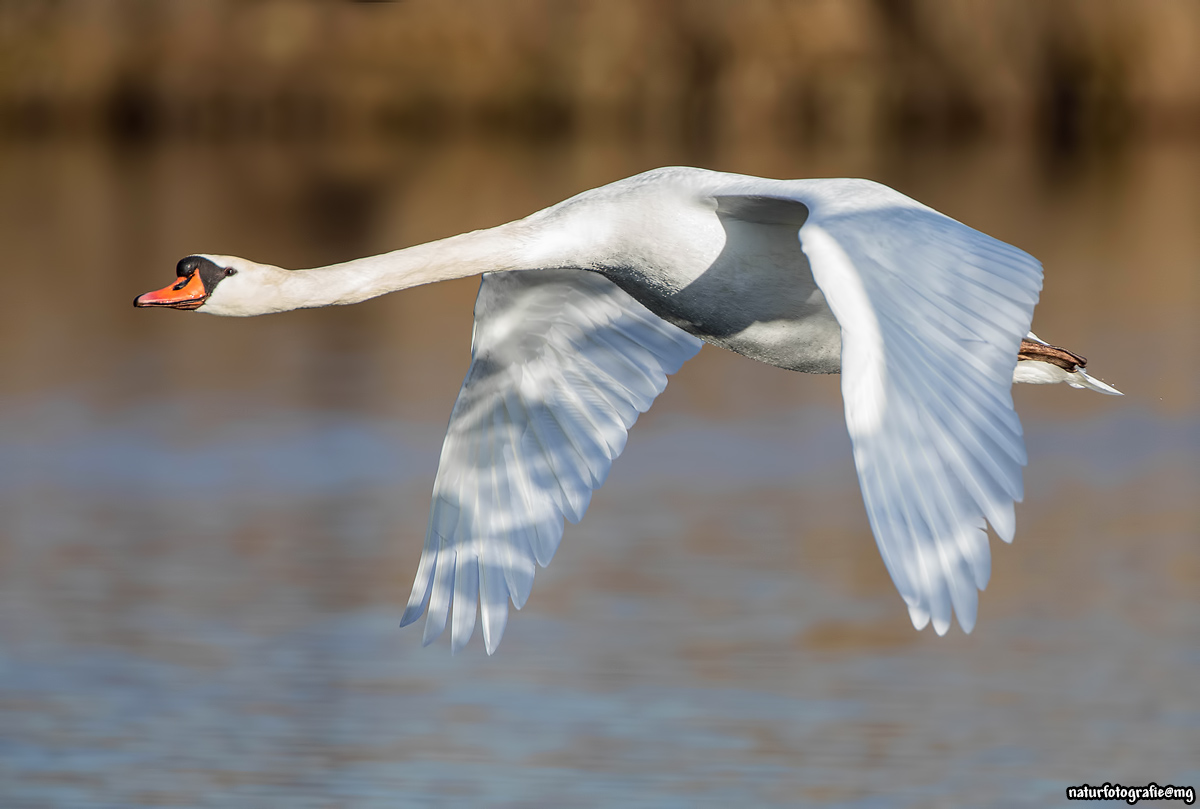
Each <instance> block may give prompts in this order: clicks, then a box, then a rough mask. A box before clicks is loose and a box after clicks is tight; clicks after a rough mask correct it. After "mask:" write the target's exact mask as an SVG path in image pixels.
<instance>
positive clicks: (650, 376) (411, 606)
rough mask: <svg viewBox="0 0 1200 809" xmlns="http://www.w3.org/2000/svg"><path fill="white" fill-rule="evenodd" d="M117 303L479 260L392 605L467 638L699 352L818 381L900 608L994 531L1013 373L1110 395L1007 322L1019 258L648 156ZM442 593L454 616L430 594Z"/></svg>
mask: <svg viewBox="0 0 1200 809" xmlns="http://www.w3.org/2000/svg"><path fill="white" fill-rule="evenodd" d="M176 274H177V280H176V282H175V283H172V284H171V285H169V286H167V287H165V288H163V289H161V290H158V291H157V292H149V293H146V294H145V295H142V296H140V297H139V298H137V299H136V300H135V301H134V305H135V306H142V307H171V308H175V309H194V310H195V311H197V312H207V313H210V314H214V315H230V316H247V315H261V314H267V313H269V312H284V311H288V310H291V309H301V308H310V307H317V306H332V305H338V304H349V303H357V302H359V301H363V300H367V299H368V298H374V297H376V296H378V295H383V294H386V293H388V292H395V291H396V290H400V289H407V288H409V287H413V286H417V285H419V284H428V283H432V282H434V281H444V280H447V279H451V278H461V277H465V276H469V275H478V274H482V275H483V278H482V282H481V284H480V287H479V297H478V299H477V300H476V302H475V328H474V335H473V338H472V344H471V366H470V369H469V370H468V371H467V376H466V379H465V380H464V381H463V386H462V389H461V390H460V391H459V394H458V399H457V401H456V402H455V404H454V410H453V412H452V413H451V415H450V425H449V429H448V430H447V432H446V440H445V443H444V444H443V446H442V454H441V460H440V463H439V465H438V472H437V478H436V479H435V481H434V484H433V502H432V507H431V511H430V516H429V528H428V531H427V533H426V537H425V548H424V552H423V553H422V555H421V561H420V564H419V566H418V569H417V576H416V583H415V584H414V586H413V591H412V596H411V597H410V598H409V601H408V606H407V609H406V610H405V612H404V617H403V619H402V624H405V625H407V624H409V623H412V622H413V621H415V620H416V619H417V618H419V617H420V615H421V613H422V612H424V611H426V610H428V618H427V620H426V623H425V633H424V641H425V643H429V642H431V641H432V640H433V639H435V638H436V637H438V636H439V635H440V634H441V633H442V632H443V630H444V629H445V627H446V623H447V620H449V619H450V617H451V613H453V619H452V622H451V623H452V626H451V648H452V649H453V650H455V651H457V650H458V649H461V648H462V647H463V646H464V645H465V644H466V643H467V641H468V640H469V639H470V637H471V634H472V632H473V631H474V628H475V609H476V604H477V603H478V605H479V608H480V610H481V611H482V613H483V620H482V624H483V638H484V644H485V646H486V648H487V652H488V654H491V653H492V652H494V651H495V649H496V646H497V645H498V644H499V642H500V636H501V634H502V633H503V632H504V627H505V625H506V623H507V621H508V601H509V599H510V598H511V599H512V603H513V605H514V606H515V607H517V609H520V608H521V607H522V606H523V605H524V604H525V600H526V599H527V598H528V597H529V592H530V588H531V587H532V585H533V575H534V570H535V566H534V565H535V562H536V563H537V564H539V565H542V566H543V567H544V566H545V565H547V564H548V563H549V562H550V559H551V557H552V556H553V555H554V552H555V550H556V549H557V548H558V544H559V541H560V540H561V538H562V533H563V517H566V518H567V519H568V520H570V521H571V522H578V521H579V520H580V519H581V518H582V517H583V513H584V511H585V510H586V509H587V506H588V502H589V500H590V499H591V494H592V491H593V490H594V489H596V488H598V487H599V486H600V485H601V484H603V482H604V479H605V477H606V476H607V474H608V470H609V467H610V466H611V464H612V461H613V459H614V458H616V457H617V456H618V455H619V454H620V453H621V450H622V449H623V448H624V446H625V438H626V434H627V432H628V430H629V428H630V427H631V426H632V425H633V423H634V421H636V420H637V417H638V414H639V413H642V412H645V411H646V410H647V409H648V408H649V407H650V404H651V403H652V402H653V401H654V397H655V396H657V395H658V394H660V393H662V391H663V388H664V387H665V386H666V384H667V375H668V374H672V373H674V372H675V371H677V370H678V369H679V367H680V366H681V365H682V364H683V363H684V362H685V361H687V360H688V359H690V358H691V357H693V356H695V354H696V352H698V351H699V350H700V346H701V344H702V343H704V342H707V343H712V344H713V345H717V346H720V347H722V348H727V349H729V350H731V351H736V352H737V353H739V354H742V355H744V356H747V357H750V358H751V359H755V360H759V361H761V362H766V363H770V364H771V365H775V366H778V367H780V368H786V369H788V370H792V371H804V372H807V373H816V374H830V373H838V372H841V374H842V398H843V400H844V402H845V408H846V426H847V428H848V430H849V433H850V439H851V442H852V444H853V448H854V464H855V467H856V468H857V470H858V479H859V483H860V485H861V486H862V493H863V501H864V503H865V505H866V509H867V515H868V517H869V519H870V524H871V530H872V532H873V533H874V535H875V541H876V543H877V544H878V545H879V550H880V553H882V554H883V561H884V563H885V564H886V566H887V569H888V572H889V573H890V574H891V577H892V581H893V582H895V584H896V589H898V590H899V591H900V595H901V596H902V597H903V598H904V601H905V603H906V604H907V605H908V611H909V615H910V617H911V618H912V622H913V625H914V626H915V627H916V628H917V629H922V628H923V627H924V626H925V625H926V624H927V623H929V622H931V621H932V623H933V627H934V629H935V630H936V631H937V633H938V634H939V635H941V634H944V633H945V632H946V630H947V629H948V628H949V626H950V620H951V615H952V613H954V614H957V615H958V622H959V624H960V625H961V626H962V628H963V630H964V631H966V632H970V631H971V629H972V628H973V626H974V624H975V613H976V606H977V603H978V592H977V591H978V590H982V589H984V587H986V586H987V582H988V576H989V574H990V572H991V560H990V556H989V553H988V539H987V533H986V527H985V520H986V521H987V522H988V523H990V524H991V526H992V528H993V529H994V530H995V532H996V533H997V534H998V535H999V536H1000V538H1001V539H1003V540H1004V541H1005V542H1011V541H1012V538H1013V533H1014V530H1015V519H1014V514H1013V504H1014V502H1016V501H1020V500H1021V498H1022V493H1023V487H1022V482H1021V467H1023V466H1024V465H1025V463H1026V456H1025V446H1024V442H1023V439H1022V432H1021V423H1020V421H1019V420H1018V418H1017V414H1016V411H1014V410H1013V402H1012V394H1011V385H1012V383H1013V382H1014V381H1015V382H1032V383H1038V384H1046V383H1053V382H1065V383H1066V384H1068V385H1071V386H1072V387H1076V388H1088V389H1091V390H1095V391H1100V392H1102V393H1109V394H1119V391H1117V390H1116V389H1114V388H1112V387H1110V386H1109V385H1106V384H1105V383H1103V382H1101V381H1099V380H1097V379H1094V378H1093V377H1091V376H1089V375H1088V374H1087V373H1086V372H1085V371H1084V369H1083V366H1084V364H1085V360H1084V359H1083V358H1082V357H1080V356H1079V355H1077V354H1074V353H1072V352H1070V351H1067V350H1065V349H1062V348H1058V347H1055V346H1052V345H1049V344H1047V343H1045V342H1043V341H1042V340H1039V339H1038V338H1037V337H1035V336H1034V335H1033V334H1032V333H1031V332H1030V331H1029V327H1030V322H1031V320H1032V317H1033V308H1034V306H1035V305H1036V304H1037V300H1038V293H1039V291H1040V290H1041V286H1042V270H1041V265H1040V264H1039V263H1038V261H1037V260H1036V259H1034V258H1033V257H1031V256H1030V255H1028V254H1027V253H1024V252H1022V251H1021V250H1018V249H1017V248H1015V247H1012V246H1010V245H1008V244H1005V243H1003V242H1000V241H997V240H996V239H993V238H991V237H989V236H986V235H984V234H983V233H980V232H979V231H977V230H972V229H971V228H969V227H967V226H966V225H963V224H961V223H959V222H957V221H955V220H953V219H951V218H949V217H947V216H945V215H943V214H941V213H938V212H937V211H935V210H933V209H931V208H928V207H926V206H924V205H922V204H920V203H919V202H916V201H915V200H912V199H910V198H908V197H906V196H904V195H903V194H901V193H899V192H897V191H895V190H893V189H891V188H888V187H887V186H884V185H880V184H879V183H875V182H871V181H868V180H856V179H818V180H768V179H762V178H758V177H749V176H743V175H737V174H724V173H719V172H714V171H706V170H702V169H694V168H679V167H676V168H662V169H656V170H654V171H648V172H646V173H644V174H639V175H636V176H634V177H630V178H628V179H624V180H620V181H617V182H614V183H611V184H609V185H605V186H601V187H600V188H595V189H592V190H590V191H585V192H583V193H581V194H578V195H576V196H574V197H571V198H570V199H568V200H566V201H564V202H560V203H559V204H557V205H553V206H551V207H549V208H547V209H545V210H543V211H538V212H537V213H534V214H532V215H530V216H527V217H526V218H524V219H520V220H517V221H515V222H509V223H508V224H504V225H500V226H498V227H494V228H489V229H486V230H477V231H474V232H472V233H465V234H462V235H459V236H452V237H450V238H448V239H442V240H440V241H436V242H430V243H428V244H422V245H417V246H415V247H409V248H406V249H403V250H397V251H394V252H391V253H385V254H383V255H378V256H371V257H369V258H362V259H357V260H355V261H347V262H345V263H343V264H334V265H332V266H329V267H320V268H317V269H312V270H284V269H280V268H279V267H274V266H270V265H266V264H256V263H254V262H252V261H247V260H246V259H242V258H235V257H233V256H220V255H192V256H188V257H187V258H184V259H183V260H182V261H180V262H179V265H178V267H177V268H176ZM452 605H453V610H451V606H452Z"/></svg>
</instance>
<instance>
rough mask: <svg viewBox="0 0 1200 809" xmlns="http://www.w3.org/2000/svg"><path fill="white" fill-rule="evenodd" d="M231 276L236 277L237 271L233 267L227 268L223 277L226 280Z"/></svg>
mask: <svg viewBox="0 0 1200 809" xmlns="http://www.w3.org/2000/svg"><path fill="white" fill-rule="evenodd" d="M231 275H237V270H235V269H234V268H233V267H227V268H226V269H225V277H226V278H228V277H229V276H231Z"/></svg>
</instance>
